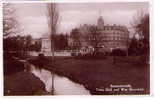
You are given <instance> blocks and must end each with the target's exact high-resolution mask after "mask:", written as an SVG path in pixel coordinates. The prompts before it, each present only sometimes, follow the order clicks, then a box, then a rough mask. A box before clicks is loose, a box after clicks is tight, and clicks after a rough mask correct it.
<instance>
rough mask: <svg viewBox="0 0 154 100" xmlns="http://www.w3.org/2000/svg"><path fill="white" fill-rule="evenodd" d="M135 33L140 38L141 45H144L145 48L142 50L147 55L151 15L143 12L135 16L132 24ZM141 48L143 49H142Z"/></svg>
mask: <svg viewBox="0 0 154 100" xmlns="http://www.w3.org/2000/svg"><path fill="white" fill-rule="evenodd" d="M132 26H133V28H134V29H135V33H136V34H137V35H138V36H139V40H140V41H139V44H142V46H144V48H142V49H143V50H142V49H141V50H142V51H144V52H145V53H149V30H150V26H149V13H146V12H145V11H143V10H141V11H139V12H138V13H137V15H135V16H134V21H133V23H132ZM142 46H141V47H142Z"/></svg>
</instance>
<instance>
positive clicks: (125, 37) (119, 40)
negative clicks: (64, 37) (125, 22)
mask: <svg viewBox="0 0 154 100" xmlns="http://www.w3.org/2000/svg"><path fill="white" fill-rule="evenodd" d="M90 26H96V27H97V28H98V30H99V32H100V33H101V35H100V36H98V38H101V41H100V43H99V47H102V48H104V50H107V51H109V50H110V51H112V50H113V49H117V48H119V49H123V50H127V48H128V41H129V31H128V29H127V27H126V26H119V25H116V24H114V25H105V23H104V20H103V17H102V16H100V17H99V18H98V20H97V25H87V24H84V25H81V26H80V27H79V28H78V29H79V31H80V43H77V42H74V41H73V39H71V38H70V41H69V44H70V46H76V45H80V46H81V48H82V47H88V46H90V44H89V43H88V41H87V39H86V38H89V37H90V36H89V35H87V34H88V32H89V31H88V30H89V28H90ZM85 37H86V38H85Z"/></svg>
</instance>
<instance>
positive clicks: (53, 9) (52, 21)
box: [47, 3, 59, 94]
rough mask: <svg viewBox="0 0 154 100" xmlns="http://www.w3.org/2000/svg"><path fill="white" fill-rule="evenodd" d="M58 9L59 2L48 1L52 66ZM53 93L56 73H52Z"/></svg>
mask: <svg viewBox="0 0 154 100" xmlns="http://www.w3.org/2000/svg"><path fill="white" fill-rule="evenodd" d="M58 17H59V14H58V9H57V4H55V3H48V4H47V19H48V27H49V32H50V34H51V35H50V39H51V52H52V66H54V51H55V47H54V38H55V37H54V34H56V32H57V24H58ZM51 93H52V94H54V74H53V75H52V90H51Z"/></svg>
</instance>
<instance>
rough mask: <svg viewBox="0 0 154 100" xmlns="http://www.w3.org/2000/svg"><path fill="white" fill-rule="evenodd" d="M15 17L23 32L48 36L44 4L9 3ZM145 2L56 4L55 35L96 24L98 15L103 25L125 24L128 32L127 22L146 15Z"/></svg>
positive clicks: (146, 6) (34, 35)
mask: <svg viewBox="0 0 154 100" xmlns="http://www.w3.org/2000/svg"><path fill="white" fill-rule="evenodd" d="M12 6H13V7H15V9H16V18H17V20H18V21H19V23H20V26H21V28H22V29H23V30H24V32H23V34H31V35H32V36H33V37H34V38H40V37H42V36H43V35H45V34H47V33H48V24H47V20H46V4H45V3H13V4H12ZM148 6H149V5H148V2H127V3H118V2H116V3H113V2H111V3H58V11H59V20H58V21H59V23H58V33H68V34H69V32H70V31H71V30H72V29H73V28H75V27H79V26H80V25H82V24H96V23H97V19H98V17H99V16H102V17H103V19H104V23H105V25H112V24H117V25H125V26H127V27H128V28H129V30H130V31H132V28H131V25H130V23H131V22H132V21H133V17H134V16H135V15H137V13H138V12H140V11H141V10H144V11H145V12H148Z"/></svg>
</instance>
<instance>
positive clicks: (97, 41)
mask: <svg viewBox="0 0 154 100" xmlns="http://www.w3.org/2000/svg"><path fill="white" fill-rule="evenodd" d="M101 34H102V33H101V32H100V30H99V29H98V27H97V26H91V27H90V28H89V34H88V39H87V41H88V43H89V44H90V45H91V46H92V47H93V48H94V52H97V48H98V47H99V46H100V45H101V44H102V35H101Z"/></svg>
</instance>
